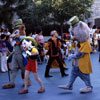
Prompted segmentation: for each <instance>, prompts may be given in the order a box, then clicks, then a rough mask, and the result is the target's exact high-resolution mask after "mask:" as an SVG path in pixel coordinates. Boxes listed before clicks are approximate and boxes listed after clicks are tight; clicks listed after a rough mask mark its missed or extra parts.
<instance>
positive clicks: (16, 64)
mask: <svg viewBox="0 0 100 100" xmlns="http://www.w3.org/2000/svg"><path fill="white" fill-rule="evenodd" d="M22 26H23V22H22V20H21V19H18V20H16V21H15V22H14V24H13V28H14V33H13V34H12V35H11V37H12V38H13V39H14V41H15V43H14V48H13V52H12V53H11V55H12V54H13V55H12V61H11V79H10V82H9V84H7V85H3V87H2V88H4V89H8V88H14V87H15V78H16V75H17V73H18V70H19V69H21V76H22V79H23V80H24V72H25V66H24V63H23V55H22V53H23V48H22V47H21V45H20V42H21V41H20V40H21V39H20V28H21V27H22ZM11 55H10V56H9V57H11ZM28 85H31V81H30V80H29V83H28Z"/></svg>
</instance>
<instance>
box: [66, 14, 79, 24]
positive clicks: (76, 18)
mask: <svg viewBox="0 0 100 100" xmlns="http://www.w3.org/2000/svg"><path fill="white" fill-rule="evenodd" d="M68 22H69V23H70V24H71V25H72V26H74V25H76V24H77V23H78V22H79V18H78V17H77V16H73V17H72V18H70V19H69V21H68Z"/></svg>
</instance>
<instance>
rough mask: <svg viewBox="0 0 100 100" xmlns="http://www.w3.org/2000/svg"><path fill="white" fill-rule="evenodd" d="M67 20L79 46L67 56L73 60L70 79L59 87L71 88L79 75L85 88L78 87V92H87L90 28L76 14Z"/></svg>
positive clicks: (89, 67) (90, 67) (90, 87)
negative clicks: (73, 52)
mask: <svg viewBox="0 0 100 100" xmlns="http://www.w3.org/2000/svg"><path fill="white" fill-rule="evenodd" d="M69 22H70V23H71V25H72V27H73V34H74V36H73V37H74V39H76V40H77V41H78V42H79V43H80V46H79V48H77V49H76V52H75V54H71V55H70V56H69V57H68V60H71V59H73V60H74V62H73V67H72V72H71V77H70V81H69V83H68V84H67V85H61V86H59V88H62V89H67V90H71V89H72V87H73V83H74V81H75V79H76V78H77V77H78V76H79V77H80V78H81V79H82V80H83V81H84V83H85V85H86V87H85V88H82V89H80V93H88V92H91V91H92V85H91V82H90V73H92V66H91V59H90V53H91V51H92V48H91V45H90V42H89V31H90V29H89V27H88V25H87V24H86V23H84V22H82V21H79V19H78V17H77V16H74V17H72V18H71V19H70V20H69Z"/></svg>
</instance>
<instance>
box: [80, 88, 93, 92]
mask: <svg viewBox="0 0 100 100" xmlns="http://www.w3.org/2000/svg"><path fill="white" fill-rule="evenodd" d="M88 92H92V88H91V87H85V88H82V89H80V93H88Z"/></svg>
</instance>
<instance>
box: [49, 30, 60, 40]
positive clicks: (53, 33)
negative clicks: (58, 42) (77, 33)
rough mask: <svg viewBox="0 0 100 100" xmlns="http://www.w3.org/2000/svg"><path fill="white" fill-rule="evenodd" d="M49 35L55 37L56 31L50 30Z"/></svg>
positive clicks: (56, 35)
mask: <svg viewBox="0 0 100 100" xmlns="http://www.w3.org/2000/svg"><path fill="white" fill-rule="evenodd" d="M50 35H51V36H52V37H56V38H57V37H58V33H57V31H56V30H53V31H51V33H50Z"/></svg>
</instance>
